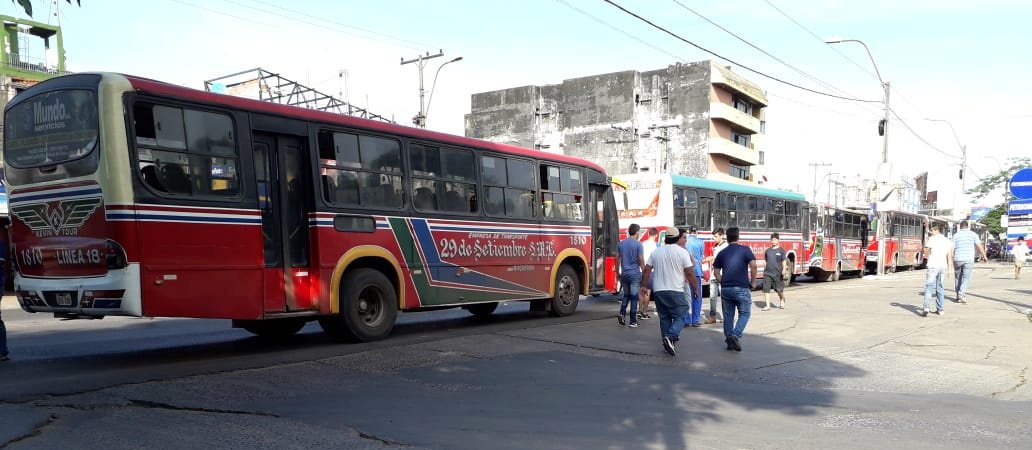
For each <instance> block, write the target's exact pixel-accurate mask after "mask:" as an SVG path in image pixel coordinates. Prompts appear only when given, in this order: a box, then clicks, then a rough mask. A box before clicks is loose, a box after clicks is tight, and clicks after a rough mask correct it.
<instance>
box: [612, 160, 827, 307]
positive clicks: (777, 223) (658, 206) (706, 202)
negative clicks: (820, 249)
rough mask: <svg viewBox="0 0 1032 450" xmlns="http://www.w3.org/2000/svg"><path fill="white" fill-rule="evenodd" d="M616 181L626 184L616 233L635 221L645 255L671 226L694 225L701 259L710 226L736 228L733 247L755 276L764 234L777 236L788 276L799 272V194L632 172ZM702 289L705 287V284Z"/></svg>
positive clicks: (803, 209)
mask: <svg viewBox="0 0 1032 450" xmlns="http://www.w3.org/2000/svg"><path fill="white" fill-rule="evenodd" d="M618 178H619V179H620V180H622V181H623V182H625V183H627V185H628V188H627V189H628V190H627V204H626V206H624V205H617V206H618V209H620V230H621V235H625V234H626V230H627V227H628V226H630V224H632V223H637V224H638V225H639V226H641V229H642V235H641V236H640V239H642V240H643V241H647V245H645V250H646V253H648V252H649V251H650V249H652V248H655V246H656V245H663V242H662V240H661V237H662V236H661V235H662V233H661V231H662V230H665V229H666V228H667V227H669V226H671V225H674V226H677V227H681V228H687V227H691V226H694V227H696V228H697V229H698V230H699V237H701V238H702V239H703V240H705V242H706V250H705V255H706V256H709V255H711V254H712V253H713V245H714V241H713V229H714V228H715V227H723V228H725V229H727V228H729V227H739V228H740V229H741V238H740V240H739V243H741V244H743V245H747V246H749V247H750V248H752V250H753V253H754V254H755V255H756V258H757V260H758V261H757V262H758V264H759V268H760V272H762V270H763V253H764V251H766V249H767V248H769V247H770V234H771V233H773V232H777V233H779V234H780V236H781V246H782V247H783V248H785V252H786V255H787V259H788V264H787V266H788V268H789V271H790V272H791V273H790V276H791V278H792V279H795V276H796V275H800V274H802V273H805V270H806V261H805V260H804V257H805V252H804V250H803V247H804V246H803V242H804V241H803V227H804V224H805V218H806V214H807V203H806V199H805V197H803V195H801V194H797V193H794V192H785V191H779V190H775V189H768V188H764V187H761V186H757V185H748V184H738V183H728V182H722V181H714V180H707V179H701V178H692V177H686V176H680V175H670V174H650V173H636V174H630V175H619V176H618ZM653 244H655V245H653ZM703 273H704V276H705V278H706V279H707V280H708V279H709V265H708V264H703ZM703 287H704V288H707V289H708V285H707V284H706V283H703Z"/></svg>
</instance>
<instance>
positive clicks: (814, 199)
mask: <svg viewBox="0 0 1032 450" xmlns="http://www.w3.org/2000/svg"><path fill="white" fill-rule="evenodd" d="M832 175H840V174H839V173H838V172H828V173H826V174H824V176H823V177H821V181H819V182H818V183H816V184H815V185H814V189H813V202H814V203H817V194H819V193H820V192H821V190H820V186H823V185H824V180H826V179H828V177H830V176H832ZM828 204H831V188H828Z"/></svg>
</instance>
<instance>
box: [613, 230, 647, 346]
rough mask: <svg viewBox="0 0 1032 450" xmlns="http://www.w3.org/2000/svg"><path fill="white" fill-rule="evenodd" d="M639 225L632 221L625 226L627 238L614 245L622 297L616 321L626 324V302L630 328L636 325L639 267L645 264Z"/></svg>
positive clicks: (639, 286) (639, 287) (639, 284)
mask: <svg viewBox="0 0 1032 450" xmlns="http://www.w3.org/2000/svg"><path fill="white" fill-rule="evenodd" d="M639 229H640V227H639V226H638V224H636V223H632V224H631V226H629V227H627V239H624V240H622V241H620V244H619V245H617V246H616V255H617V257H619V259H620V264H619V265H618V266H617V268H618V269H619V275H620V291H621V293H622V294H623V299H621V300H620V315H619V316H616V321H617V322H619V323H620V325H621V326H623V325H626V324H627V304H628V303H630V305H631V324H630V326H631V328H635V327H637V326H638V291H639V290H640V289H641V268H642V266H644V265H645V256H644V254H645V250H644V248H643V246H642V245H641V242H640V241H638V230H639Z"/></svg>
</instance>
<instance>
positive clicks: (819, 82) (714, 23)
mask: <svg viewBox="0 0 1032 450" xmlns="http://www.w3.org/2000/svg"><path fill="white" fill-rule="evenodd" d="M671 1H673V2H674V3H676V4H677V5H678V6H680V7H681V8H684V9H685V10H687V11H688V12H690V13H692V14H694V15H695V16H697V17H698V18H700V19H702V20H704V21H706V22H707V23H709V24H710V25H713V26H715V27H717V28H719V29H720V30H721V31H723V32H725V33H727V34H729V35H731V36H732V37H734V38H735V39H738V40H739V41H741V42H742V43H744V44H745V45H748V46H749V47H752V48H753V49H755V50H756V51H758V52H760V53H763V54H764V55H767V56H768V57H770V58H771V59H773V60H775V61H777V62H779V63H781V64H782V65H784V66H785V67H788V68H789V69H792V70H794V71H795V72H796V73H798V74H800V75H802V76H804V77H806V78H808V79H810V81H813V82H815V83H817V84H819V85H821V86H824V87H825V88H827V89H830V90H833V91H837V92H839V93H841V94H844V95H848V96H850V97H854V98H855V97H856V96H855V95H853V94H850V93H849V92H846V91H844V90H842V89H839V88H837V87H835V86H832V85H831V84H830V83H827V82H825V81H824V80H821V79H820V78H817V77H815V76H813V75H810V74H809V73H806V72H805V71H803V70H802V69H799V68H797V67H795V66H793V65H791V64H789V63H787V62H785V61H784V60H782V59H781V58H778V57H777V56H774V55H773V54H771V53H770V52H768V51H766V50H764V49H762V48H760V47H759V46H757V45H756V44H753V43H752V42H750V41H749V40H748V39H745V38H743V37H742V36H739V35H738V34H737V33H735V32H734V31H731V30H729V29H727V28H726V27H724V26H723V25H720V24H719V23H717V22H715V21H713V20H711V19H710V18H709V17H706V16H704V15H703V14H702V13H700V12H698V11H696V10H694V9H692V8H691V7H689V6H687V5H685V4H684V3H681V2H680V1H679V0H671Z"/></svg>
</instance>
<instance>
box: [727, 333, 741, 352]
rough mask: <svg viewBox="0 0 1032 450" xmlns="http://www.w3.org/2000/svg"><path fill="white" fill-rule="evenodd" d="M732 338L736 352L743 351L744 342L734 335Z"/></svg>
mask: <svg viewBox="0 0 1032 450" xmlns="http://www.w3.org/2000/svg"><path fill="white" fill-rule="evenodd" d="M730 339H731V345H732V346H733V347H734V348H735V351H736V352H740V351H742V343H741V342H740V341H739V340H738V338H737V337H734V336H731V338H730Z"/></svg>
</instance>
